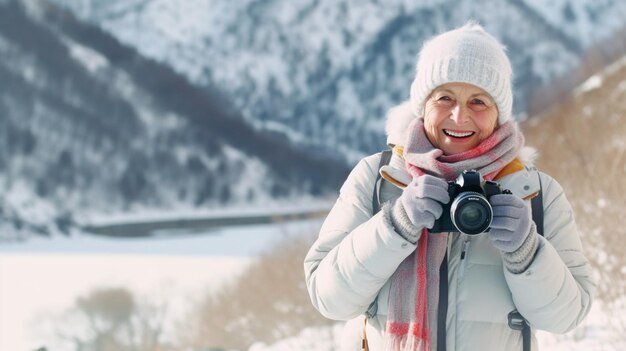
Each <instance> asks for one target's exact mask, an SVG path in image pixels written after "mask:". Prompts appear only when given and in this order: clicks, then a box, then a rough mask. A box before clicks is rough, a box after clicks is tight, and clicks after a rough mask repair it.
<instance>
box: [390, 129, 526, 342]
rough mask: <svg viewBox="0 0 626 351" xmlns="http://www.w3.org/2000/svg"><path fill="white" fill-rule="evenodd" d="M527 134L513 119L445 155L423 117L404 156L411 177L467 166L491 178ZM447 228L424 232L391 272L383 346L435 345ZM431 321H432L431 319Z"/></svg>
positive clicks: (452, 174)
mask: <svg viewBox="0 0 626 351" xmlns="http://www.w3.org/2000/svg"><path fill="white" fill-rule="evenodd" d="M523 144H524V137H523V135H522V133H521V132H520V131H519V129H518V128H517V125H516V124H515V123H514V122H513V121H508V122H506V123H504V124H502V125H501V126H499V127H498V128H497V129H496V130H495V131H494V132H493V133H492V134H491V136H489V137H488V138H487V139H485V140H483V141H482V142H481V143H480V144H479V145H478V146H476V147H475V148H473V149H471V150H468V151H465V152H462V153H459V154H455V155H444V154H443V151H441V150H439V149H437V148H435V147H434V146H433V145H432V144H431V143H430V141H429V140H428V138H427V137H426V131H425V129H424V124H423V120H422V119H415V120H414V121H413V122H412V123H411V125H410V126H409V136H408V138H407V141H406V143H405V145H404V159H405V162H406V167H407V170H408V171H409V173H410V174H411V175H412V176H413V177H419V176H421V175H423V174H426V173H427V174H431V175H434V176H438V177H441V178H444V179H446V180H453V179H456V177H457V176H458V175H459V174H460V173H461V172H462V171H463V170H468V169H475V170H477V171H479V172H480V173H481V174H482V175H483V176H484V177H485V179H493V177H495V176H496V175H497V173H498V172H499V171H500V170H501V169H502V168H504V167H505V166H506V165H507V164H509V163H510V162H511V161H513V160H514V159H515V158H516V157H517V156H518V154H519V151H520V149H521V148H522V146H523ZM447 241H448V237H447V234H446V233H441V234H429V232H428V230H427V229H424V230H423V231H422V236H421V237H420V239H419V240H418V243H417V249H416V251H414V252H413V253H412V254H411V255H409V256H408V257H407V258H406V259H405V260H404V261H403V262H402V263H401V264H400V265H399V266H398V269H397V270H396V271H395V273H394V274H393V275H392V277H391V287H390V293H389V315H388V316H387V325H386V330H385V350H431V346H433V347H434V344H435V343H436V340H431V337H430V336H431V332H432V334H433V335H436V328H437V323H436V319H437V306H438V303H439V267H440V266H441V263H442V261H443V258H444V256H445V253H446V246H447ZM429 322H432V323H429Z"/></svg>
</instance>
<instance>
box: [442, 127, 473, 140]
mask: <svg viewBox="0 0 626 351" xmlns="http://www.w3.org/2000/svg"><path fill="white" fill-rule="evenodd" d="M443 133H444V134H445V135H447V136H449V137H452V138H458V139H463V138H469V137H471V136H472V135H474V134H476V132H453V131H451V130H447V129H444V130H443Z"/></svg>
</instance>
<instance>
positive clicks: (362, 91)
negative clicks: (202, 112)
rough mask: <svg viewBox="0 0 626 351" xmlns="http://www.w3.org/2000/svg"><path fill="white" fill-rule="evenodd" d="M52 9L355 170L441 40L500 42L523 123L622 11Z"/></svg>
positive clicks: (165, 0)
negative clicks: (465, 27)
mask: <svg viewBox="0 0 626 351" xmlns="http://www.w3.org/2000/svg"><path fill="white" fill-rule="evenodd" d="M54 1H55V2H57V3H62V4H65V5H66V6H68V7H69V8H72V9H73V10H74V11H75V12H76V13H78V14H79V15H80V16H81V17H82V18H84V19H86V20H88V21H92V22H95V23H97V24H99V25H100V26H102V27H103V28H104V29H106V30H107V31H110V32H111V33H113V34H114V35H115V36H116V37H118V38H119V39H120V40H122V41H123V42H125V43H129V44H130V45H132V46H134V47H136V48H138V50H139V51H140V52H142V53H143V54H145V55H147V56H149V57H152V58H155V59H157V60H159V61H162V62H166V63H167V64H169V65H171V66H172V67H174V69H176V70H177V71H179V72H182V73H183V74H184V75H186V76H187V77H188V78H189V79H190V80H191V81H193V82H195V83H196V84H198V85H201V86H218V87H220V89H224V90H225V91H227V92H228V94H229V95H230V97H231V98H232V99H233V101H234V102H235V103H236V105H237V106H238V107H239V108H240V109H241V110H242V111H243V113H244V115H245V116H246V117H247V118H248V119H249V120H250V121H251V122H252V123H254V124H255V125H257V127H259V128H263V129H269V130H273V131H277V132H280V133H283V134H286V135H287V136H288V137H289V138H291V139H292V140H294V141H297V142H300V143H313V145H316V147H317V148H319V149H320V150H321V149H324V148H328V145H329V144H331V145H333V147H336V148H338V149H339V150H340V151H342V153H344V154H346V155H347V156H348V157H350V158H351V159H352V160H355V159H357V158H358V157H360V156H362V155H363V154H364V153H368V152H373V151H377V150H379V149H380V148H381V147H382V146H383V145H382V144H383V142H384V138H383V137H382V117H383V116H384V114H385V112H386V111H387V109H389V108H390V107H391V106H393V105H395V104H397V103H399V102H401V101H402V100H404V99H405V98H406V97H407V96H408V85H409V83H410V81H411V77H412V75H413V65H414V60H415V55H416V53H417V52H418V50H419V47H420V46H421V43H422V41H423V40H424V39H425V38H427V37H429V36H431V35H433V34H434V33H437V32H440V31H443V30H446V29H449V28H452V27H454V26H458V25H460V24H463V23H464V22H465V21H467V20H468V19H470V18H471V19H477V20H479V21H481V22H482V23H483V24H484V25H485V26H486V27H487V29H489V30H491V31H493V32H494V33H495V34H496V36H498V37H499V38H501V39H502V41H503V42H504V43H505V44H506V45H507V46H508V47H509V51H510V53H511V57H512V59H513V64H514V66H515V68H514V69H515V72H516V77H517V79H516V89H515V91H516V95H517V96H516V97H517V101H516V105H515V110H516V111H517V112H518V113H519V112H523V111H524V110H525V108H526V107H527V104H528V103H529V99H530V95H531V94H532V91H533V89H534V88H536V87H537V86H539V85H541V84H544V83H546V82H549V81H550V80H551V79H553V78H554V77H557V76H559V75H562V74H564V73H566V72H567V71H568V70H569V69H572V68H574V67H575V66H576V65H577V64H578V63H579V57H580V55H581V53H582V52H583V51H584V49H585V48H586V47H588V46H589V45H591V44H592V43H594V42H595V41H597V40H600V39H602V38H605V37H607V36H608V35H610V34H611V33H612V32H613V31H614V30H616V29H619V28H620V27H621V26H622V18H623V16H622V15H621V14H622V13H624V12H625V11H626V3H624V2H622V1H609V0H607V1H601V2H598V1H592V0H585V1H565V0H563V1H556V2H554V1H550V0H533V1H527V2H525V1H493V0H489V1H482V2H479V3H476V2H474V1H470V0H464V1H443V0H438V1H429V2H417V1H405V0H393V1H385V2H378V1H350V0H342V1H314V0H307V1H297V2H293V1H286V0H271V1H250V0H240V1H234V2H233V1H227V0H190V1H169V0H154V1H131V2H129V1H97V0H83V1H80V2H76V1H68V0H54ZM568 6H569V8H571V10H568V9H567V8H568ZM486 9H488V11H486ZM570 12H572V13H574V14H573V15H572V14H570Z"/></svg>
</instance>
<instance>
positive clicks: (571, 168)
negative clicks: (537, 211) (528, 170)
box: [523, 56, 626, 301]
mask: <svg viewBox="0 0 626 351" xmlns="http://www.w3.org/2000/svg"><path fill="white" fill-rule="evenodd" d="M523 127H524V130H525V134H526V142H527V144H529V145H532V146H535V147H537V149H539V153H540V157H539V160H538V166H539V168H540V169H542V170H545V171H546V172H547V173H549V174H551V175H552V176H553V177H554V178H556V179H557V180H558V181H559V182H560V183H561V184H562V185H563V188H564V189H565V192H566V194H567V197H568V198H569V199H570V201H571V202H572V205H573V207H574V210H575V213H576V219H577V221H578V223H579V226H580V229H581V234H582V238H583V242H584V244H585V246H586V247H585V248H586V250H585V252H586V253H587V254H588V255H589V256H590V257H591V258H592V259H593V261H594V265H595V267H596V269H597V271H598V272H599V273H600V274H601V275H602V277H603V279H601V280H600V286H601V297H603V298H605V299H606V300H608V301H615V300H616V299H617V298H621V297H623V296H624V294H626V282H624V279H623V277H624V267H626V246H625V245H624V238H626V227H625V226H624V224H623V218H624V209H625V208H626V196H624V194H626V138H625V136H626V56H625V57H623V58H622V59H620V60H618V61H616V62H615V63H613V64H611V65H610V66H608V67H606V68H605V69H604V70H602V71H601V72H598V73H597V74H596V75H595V76H593V77H591V78H589V79H588V80H587V81H586V82H585V83H584V84H582V85H581V86H580V87H579V88H578V89H577V90H576V91H575V92H574V94H573V95H572V96H570V97H568V98H565V99H562V100H560V101H559V104H557V105H556V106H554V107H553V108H552V109H550V110H549V111H547V112H546V113H543V114H540V115H538V116H535V117H533V118H531V119H530V120H529V121H528V122H526V123H524V125H523Z"/></svg>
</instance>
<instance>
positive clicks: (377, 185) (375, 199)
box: [372, 150, 392, 214]
mask: <svg viewBox="0 0 626 351" xmlns="http://www.w3.org/2000/svg"><path fill="white" fill-rule="evenodd" d="M391 152H392V151H391V150H385V151H383V152H382V153H381V155H380V162H379V163H378V169H377V170H376V182H374V194H372V214H376V213H378V211H380V189H381V187H382V184H383V182H384V181H385V179H383V177H382V176H381V175H380V169H381V168H382V167H383V166H385V165H388V164H389V161H391Z"/></svg>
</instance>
